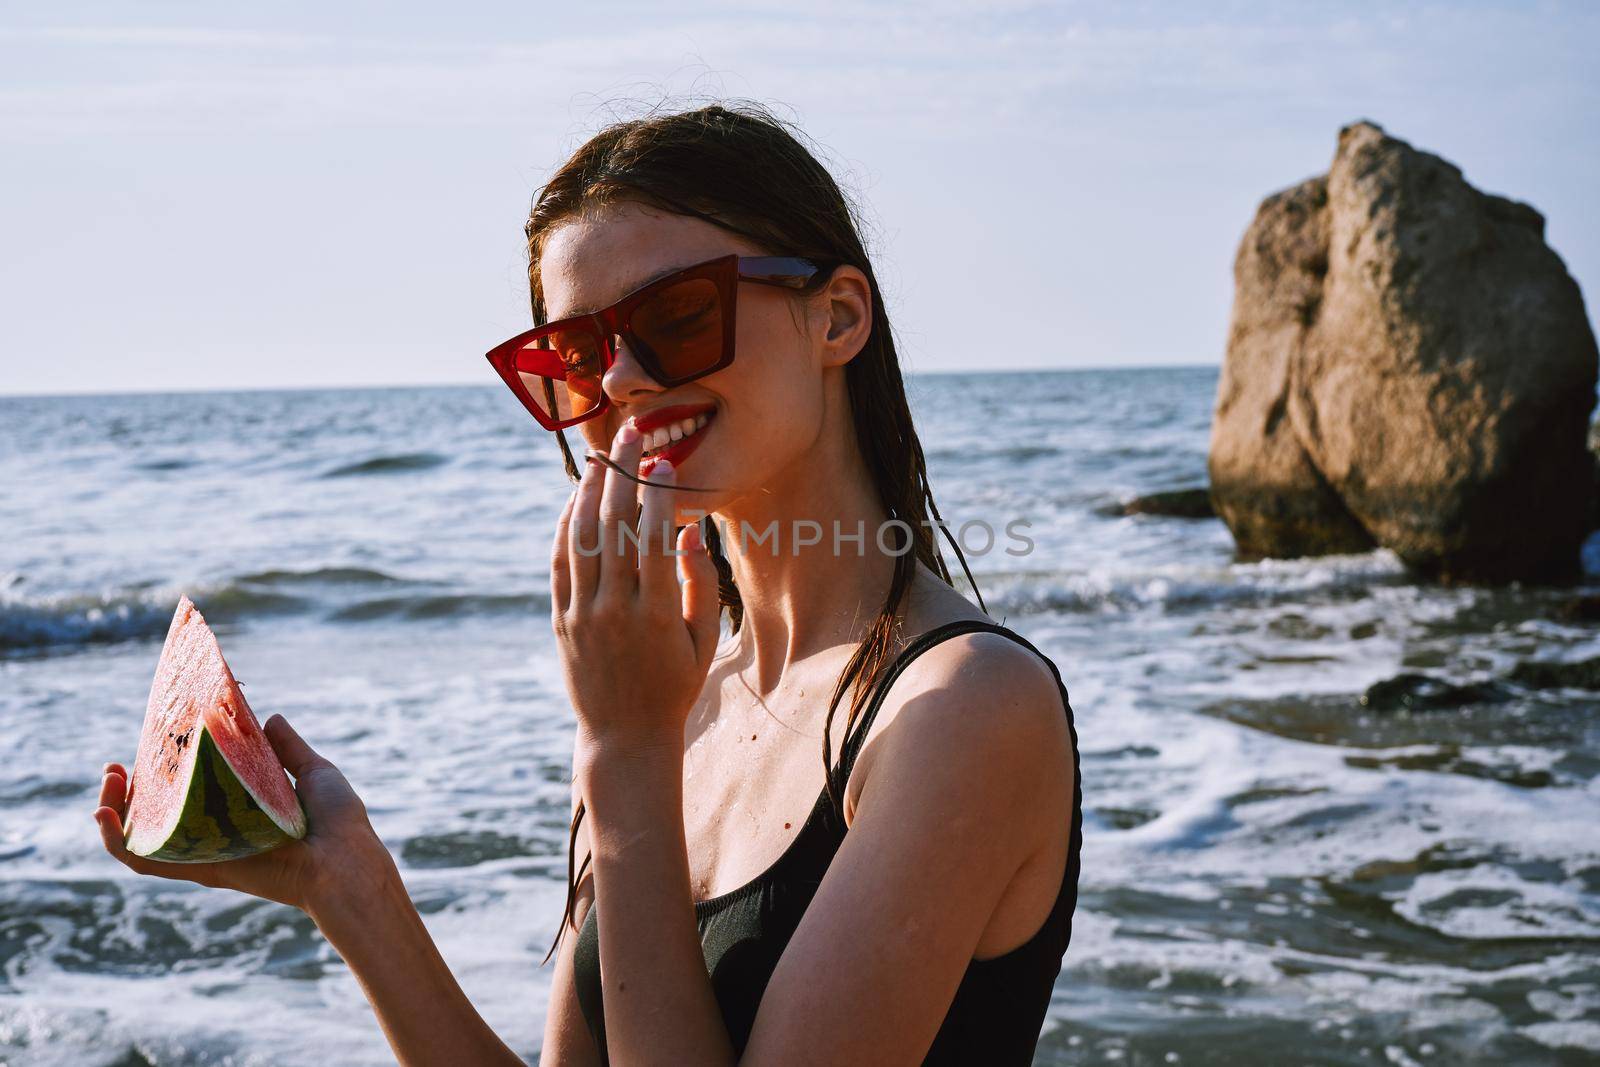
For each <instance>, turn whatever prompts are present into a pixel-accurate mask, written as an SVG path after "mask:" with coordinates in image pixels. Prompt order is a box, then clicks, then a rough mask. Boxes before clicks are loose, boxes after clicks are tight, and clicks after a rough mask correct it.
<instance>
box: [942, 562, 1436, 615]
mask: <svg viewBox="0 0 1600 1067" xmlns="http://www.w3.org/2000/svg"><path fill="white" fill-rule="evenodd" d="M977 578H978V588H979V589H980V590H982V591H983V594H984V599H985V600H986V601H987V602H988V603H989V605H990V607H991V608H993V609H995V610H998V611H1001V612H1009V613H1011V614H1017V615H1034V614H1044V613H1048V612H1068V613H1080V612H1129V611H1141V610H1148V609H1151V608H1160V609H1163V610H1185V609H1195V608H1205V607H1210V606H1212V605H1216V604H1222V603H1245V604H1248V603H1272V602H1276V601H1280V600H1299V599H1302V598H1304V597H1306V596H1308V595H1315V594H1320V595H1330V594H1333V595H1337V594H1350V593H1360V592H1362V591H1364V590H1366V589H1368V588H1371V587H1373V586H1377V585H1393V584H1396V583H1409V582H1410V581H1411V578H1410V577H1409V575H1407V573H1406V570H1405V567H1404V565H1403V564H1401V562H1400V560H1399V559H1398V558H1397V557H1395V556H1394V554H1393V553H1390V552H1384V551H1378V552H1370V553H1365V554H1363V555H1356V556H1324V557H1320V558H1318V559H1315V560H1263V561H1261V562H1257V563H1236V564H1231V565H1229V566H1227V567H1223V568H1217V567H1183V566H1175V567H1166V568H1161V569H1159V570H1147V571H1127V572H1122V573H1116V572H1112V573H1107V572H1077V573H1072V572H1060V571H1045V572H1040V571H1014V572H1003V571H1002V572H993V573H988V574H981V573H980V574H979V575H978V576H977ZM961 584H962V585H965V582H964V581H963V582H962V583H961Z"/></svg>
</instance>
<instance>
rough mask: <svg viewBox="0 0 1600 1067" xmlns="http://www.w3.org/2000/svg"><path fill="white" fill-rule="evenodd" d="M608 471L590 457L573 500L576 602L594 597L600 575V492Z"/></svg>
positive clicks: (571, 554) (570, 543)
mask: <svg viewBox="0 0 1600 1067" xmlns="http://www.w3.org/2000/svg"><path fill="white" fill-rule="evenodd" d="M604 475H605V467H603V466H601V465H600V464H599V463H596V462H594V461H593V460H586V461H585V462H584V464H583V476H582V477H581V478H580V479H579V480H578V491H577V493H576V494H575V495H574V497H573V501H572V514H571V516H570V517H569V520H568V528H567V532H568V539H567V562H568V565H569V566H568V574H569V575H570V578H569V582H570V585H571V590H570V592H569V594H568V595H569V597H570V601H569V603H572V604H577V603H581V602H583V601H586V600H589V599H591V598H592V597H593V596H594V590H595V584H596V583H597V582H598V580H599V577H600V550H601V545H600V493H601V491H602V490H603V489H604V488H605V477H604Z"/></svg>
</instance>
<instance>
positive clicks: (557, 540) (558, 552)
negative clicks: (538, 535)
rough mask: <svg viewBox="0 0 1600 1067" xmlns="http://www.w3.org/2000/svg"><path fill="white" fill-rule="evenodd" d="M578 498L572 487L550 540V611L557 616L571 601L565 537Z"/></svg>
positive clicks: (569, 569) (569, 571) (569, 567)
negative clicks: (553, 535)
mask: <svg viewBox="0 0 1600 1067" xmlns="http://www.w3.org/2000/svg"><path fill="white" fill-rule="evenodd" d="M577 499H578V491H577V490H576V489H574V490H573V491H572V492H570V493H568V494H567V502H566V504H565V505H563V506H562V508H561V517H560V518H558V519H556V535H555V537H554V538H553V539H552V540H551V542H550V612H551V614H552V615H553V616H558V615H560V614H561V613H562V612H564V611H566V610H567V605H568V604H570V603H571V602H572V570H571V564H570V563H568V552H567V537H568V536H569V533H568V531H569V529H570V527H571V526H572V505H573V503H574V502H575V501H576V500H577Z"/></svg>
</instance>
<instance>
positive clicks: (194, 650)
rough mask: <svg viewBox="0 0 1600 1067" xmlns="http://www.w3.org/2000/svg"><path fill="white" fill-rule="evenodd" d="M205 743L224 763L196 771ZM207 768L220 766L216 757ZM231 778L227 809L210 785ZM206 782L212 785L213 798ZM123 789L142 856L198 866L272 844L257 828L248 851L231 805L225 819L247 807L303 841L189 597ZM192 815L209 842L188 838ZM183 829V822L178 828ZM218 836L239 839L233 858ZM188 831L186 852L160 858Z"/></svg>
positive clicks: (269, 752) (286, 790)
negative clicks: (126, 790) (193, 862)
mask: <svg viewBox="0 0 1600 1067" xmlns="http://www.w3.org/2000/svg"><path fill="white" fill-rule="evenodd" d="M207 736H209V740H210V741H211V745H212V746H214V749H215V753H216V754H218V755H220V756H221V759H222V760H224V761H226V763H225V766H222V765H216V766H215V768H214V769H212V768H208V767H205V766H200V767H197V766H196V758H197V756H198V755H199V754H200V753H201V752H202V751H203V750H205V751H207V752H208V753H209V752H210V751H211V746H206V745H203V744H202V743H201V742H202V740H203V739H204V738H205V737H207ZM210 762H211V763H212V764H216V760H215V757H212V759H211V760H210ZM227 771H231V772H232V775H233V777H235V778H237V781H238V785H239V786H243V793H242V794H241V793H239V791H238V790H237V789H236V788H235V787H234V786H233V784H232V783H231V782H229V783H226V784H227V786H228V788H229V791H230V792H231V794H232V795H233V796H234V797H235V798H236V800H235V802H233V803H231V804H230V803H228V802H226V801H225V800H219V797H222V796H223V794H222V793H221V792H219V791H218V789H217V788H215V787H216V778H217V777H218V776H219V775H225V772H227ZM203 780H210V782H211V785H212V786H213V789H212V791H211V794H210V795H209V797H208V796H206V795H205V791H204V789H203V788H202V784H203ZM129 791H130V797H129V802H128V814H127V819H126V826H125V829H126V835H127V844H128V848H129V850H130V851H132V852H135V853H137V854H139V855H144V856H154V857H155V858H163V859H164V858H172V859H189V860H204V859H208V858H215V859H227V858H232V857H233V856H236V855H247V854H249V853H251V852H259V851H262V848H261V847H260V846H261V843H263V842H266V841H269V840H273V839H277V838H276V835H275V834H274V833H273V826H272V825H268V824H263V825H264V826H265V829H266V835H267V836H265V837H263V836H262V835H261V834H260V833H259V832H256V833H254V834H253V835H252V836H251V840H252V841H253V842H255V843H256V844H255V847H251V846H249V845H247V844H245V842H244V838H243V837H241V836H240V835H239V834H237V833H236V832H235V827H234V826H233V823H234V822H247V821H248V819H241V818H232V819H230V811H229V809H230V808H233V809H236V810H234V811H233V812H232V813H231V814H232V815H234V816H236V817H237V816H239V815H240V812H239V811H238V810H237V809H240V808H241V807H249V806H250V802H251V801H253V802H254V804H255V805H256V806H259V808H260V810H261V812H264V813H265V815H266V816H267V817H268V818H269V819H270V820H271V824H275V826H276V829H277V830H281V831H282V833H283V835H286V836H287V837H289V838H299V837H304V836H305V833H306V819H305V813H304V812H303V811H302V810H301V808H300V801H299V798H298V797H297V796H296V795H295V791H294V787H293V786H292V785H290V784H289V776H288V774H287V773H286V772H285V771H284V769H283V764H282V762H280V761H279V759H278V756H277V753H276V752H274V751H273V749H272V745H271V743H269V742H268V741H267V737H266V735H265V734H264V733H262V732H261V724H260V723H258V722H257V721H256V717H255V714H254V713H253V712H252V711H251V710H250V705H249V704H248V703H246V702H245V699H244V693H242V692H241V691H240V689H239V683H238V682H237V681H236V680H235V679H234V677H233V672H232V671H230V670H229V669H228V664H227V661H225V660H224V659H223V658H222V649H221V648H220V647H219V646H218V645H217V639H216V636H215V635H214V634H213V633H212V632H211V628H210V627H209V626H207V625H206V621H205V619H204V618H202V617H201V615H200V612H199V610H198V609H196V608H195V606H194V604H193V603H191V602H190V600H189V598H188V597H183V598H181V599H180V600H179V601H178V610H177V612H176V613H175V614H174V615H173V617H172V626H171V628H170V629H169V630H168V631H167V641H166V644H165V645H164V646H163V647H162V649H161V661H160V663H158V664H157V665H156V675H155V680H154V682H152V683H151V686H150V702H149V704H148V705H147V706H146V708H145V717H144V729H143V731H142V732H141V733H140V735H139V753H138V756H137V757H136V758H135V760H134V765H133V774H132V777H131V779H130V781H129ZM245 814H246V815H251V816H253V815H255V813H254V812H253V811H252V812H248V813H245ZM197 817H198V818H200V819H201V821H203V822H205V824H206V826H207V827H208V828H209V829H208V831H207V834H206V835H205V836H209V837H211V838H213V841H212V842H211V843H210V844H197V840H196V839H195V838H194V836H193V834H194V825H193V823H194V820H195V819H196V818H197ZM258 821H259V818H258ZM180 822H182V823H184V824H185V825H184V826H183V827H180V825H179V824H180ZM219 829H220V832H221V834H222V836H223V837H224V838H227V837H233V838H235V841H234V844H233V847H232V850H231V851H229V850H228V848H227V847H226V844H225V842H224V843H223V844H221V845H219V844H218V843H217V841H216V840H215V838H216V836H217V833H218V832H219ZM185 831H189V833H190V837H189V839H188V846H187V847H188V853H187V854H185V855H182V856H179V855H176V854H174V855H171V856H167V855H163V854H162V849H163V846H164V845H169V846H170V844H171V842H173V841H175V840H176V839H177V838H182V837H183V836H184V832H185ZM278 840H281V839H278ZM197 847H198V848H199V851H198V852H196V848H197ZM168 851H171V848H170V847H169V849H168Z"/></svg>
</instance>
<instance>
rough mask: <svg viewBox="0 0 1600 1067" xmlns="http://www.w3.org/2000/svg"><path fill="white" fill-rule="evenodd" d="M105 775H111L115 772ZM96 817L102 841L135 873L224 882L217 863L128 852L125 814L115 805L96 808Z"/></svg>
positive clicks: (213, 883) (194, 880)
mask: <svg viewBox="0 0 1600 1067" xmlns="http://www.w3.org/2000/svg"><path fill="white" fill-rule="evenodd" d="M106 777H107V778H108V779H109V778H110V777H112V776H111V775H107V776H106ZM118 788H120V787H118ZM106 789H107V786H106V785H102V786H101V787H100V791H101V794H102V795H104V793H105V791H106ZM94 821H95V823H96V825H98V826H99V827H100V843H101V844H103V845H104V846H105V849H106V851H107V852H109V853H111V855H112V857H113V858H114V859H115V860H116V861H117V862H118V863H120V864H122V865H123V866H124V867H126V868H128V870H130V871H132V872H133V873H135V874H148V875H154V876H155V877H157V878H170V879H173V880H175V881H179V882H198V883H199V884H200V885H205V886H218V885H221V884H222V882H221V881H220V880H219V879H218V877H217V865H216V864H214V863H158V862H156V861H155V860H147V859H145V858H144V857H143V856H135V855H134V854H133V853H132V852H129V851H128V846H127V844H126V843H125V842H124V841H123V830H122V816H121V815H120V814H119V813H118V812H117V810H116V808H114V807H112V806H101V807H99V808H96V809H95V813H94Z"/></svg>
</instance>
